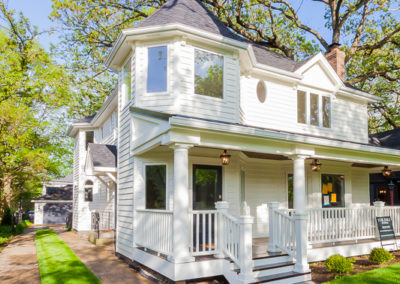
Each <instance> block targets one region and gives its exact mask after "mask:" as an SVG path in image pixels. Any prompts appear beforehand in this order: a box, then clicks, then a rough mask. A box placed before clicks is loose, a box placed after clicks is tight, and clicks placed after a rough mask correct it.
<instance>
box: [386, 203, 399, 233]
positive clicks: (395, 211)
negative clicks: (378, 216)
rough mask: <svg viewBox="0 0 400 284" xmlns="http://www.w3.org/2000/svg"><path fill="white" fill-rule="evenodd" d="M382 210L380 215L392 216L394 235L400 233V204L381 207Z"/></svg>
mask: <svg viewBox="0 0 400 284" xmlns="http://www.w3.org/2000/svg"><path fill="white" fill-rule="evenodd" d="M382 211H383V212H382V214H383V215H382V216H390V217H391V218H392V222H393V230H394V233H395V235H396V236H398V235H400V206H387V207H383V210H382Z"/></svg>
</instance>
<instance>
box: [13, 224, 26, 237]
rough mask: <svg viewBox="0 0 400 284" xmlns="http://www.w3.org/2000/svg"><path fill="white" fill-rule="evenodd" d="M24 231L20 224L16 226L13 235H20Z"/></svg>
mask: <svg viewBox="0 0 400 284" xmlns="http://www.w3.org/2000/svg"><path fill="white" fill-rule="evenodd" d="M24 230H25V227H24V225H22V224H21V223H20V224H18V225H17V226H16V227H15V233H16V234H17V235H19V234H22V233H23V232H24Z"/></svg>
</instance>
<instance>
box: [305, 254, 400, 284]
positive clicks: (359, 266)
mask: <svg viewBox="0 0 400 284" xmlns="http://www.w3.org/2000/svg"><path fill="white" fill-rule="evenodd" d="M391 253H392V254H393V256H394V258H393V259H392V260H391V261H389V262H386V263H384V264H380V265H379V264H376V263H375V262H372V261H370V260H369V259H368V255H362V256H355V257H354V258H355V259H356V262H355V263H353V265H354V270H353V272H351V273H349V274H346V276H348V275H354V274H358V273H362V272H366V271H369V270H373V269H376V268H381V267H386V266H389V265H392V264H396V263H400V251H393V252H391ZM310 268H311V275H312V281H314V282H315V283H324V282H328V281H331V280H334V279H335V275H336V273H333V272H329V271H328V270H326V268H325V263H324V262H314V263H311V264H310Z"/></svg>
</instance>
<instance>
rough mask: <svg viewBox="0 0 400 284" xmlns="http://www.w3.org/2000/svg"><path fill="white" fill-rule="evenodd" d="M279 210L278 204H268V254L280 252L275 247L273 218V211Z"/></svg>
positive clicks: (275, 228)
mask: <svg viewBox="0 0 400 284" xmlns="http://www.w3.org/2000/svg"><path fill="white" fill-rule="evenodd" d="M278 208H279V202H277V201H272V202H268V220H269V224H268V226H269V240H268V249H267V251H268V252H280V251H281V250H280V249H278V248H277V247H276V237H277V234H276V230H277V227H276V224H275V221H276V220H275V218H274V210H276V209H278Z"/></svg>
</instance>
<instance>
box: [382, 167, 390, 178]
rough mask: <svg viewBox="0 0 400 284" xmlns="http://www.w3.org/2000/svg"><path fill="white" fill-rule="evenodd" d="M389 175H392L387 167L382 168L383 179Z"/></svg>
mask: <svg viewBox="0 0 400 284" xmlns="http://www.w3.org/2000/svg"><path fill="white" fill-rule="evenodd" d="M391 174H392V170H391V169H389V167H388V166H385V167H384V168H383V170H382V175H383V176H384V177H388V176H390V175H391Z"/></svg>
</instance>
